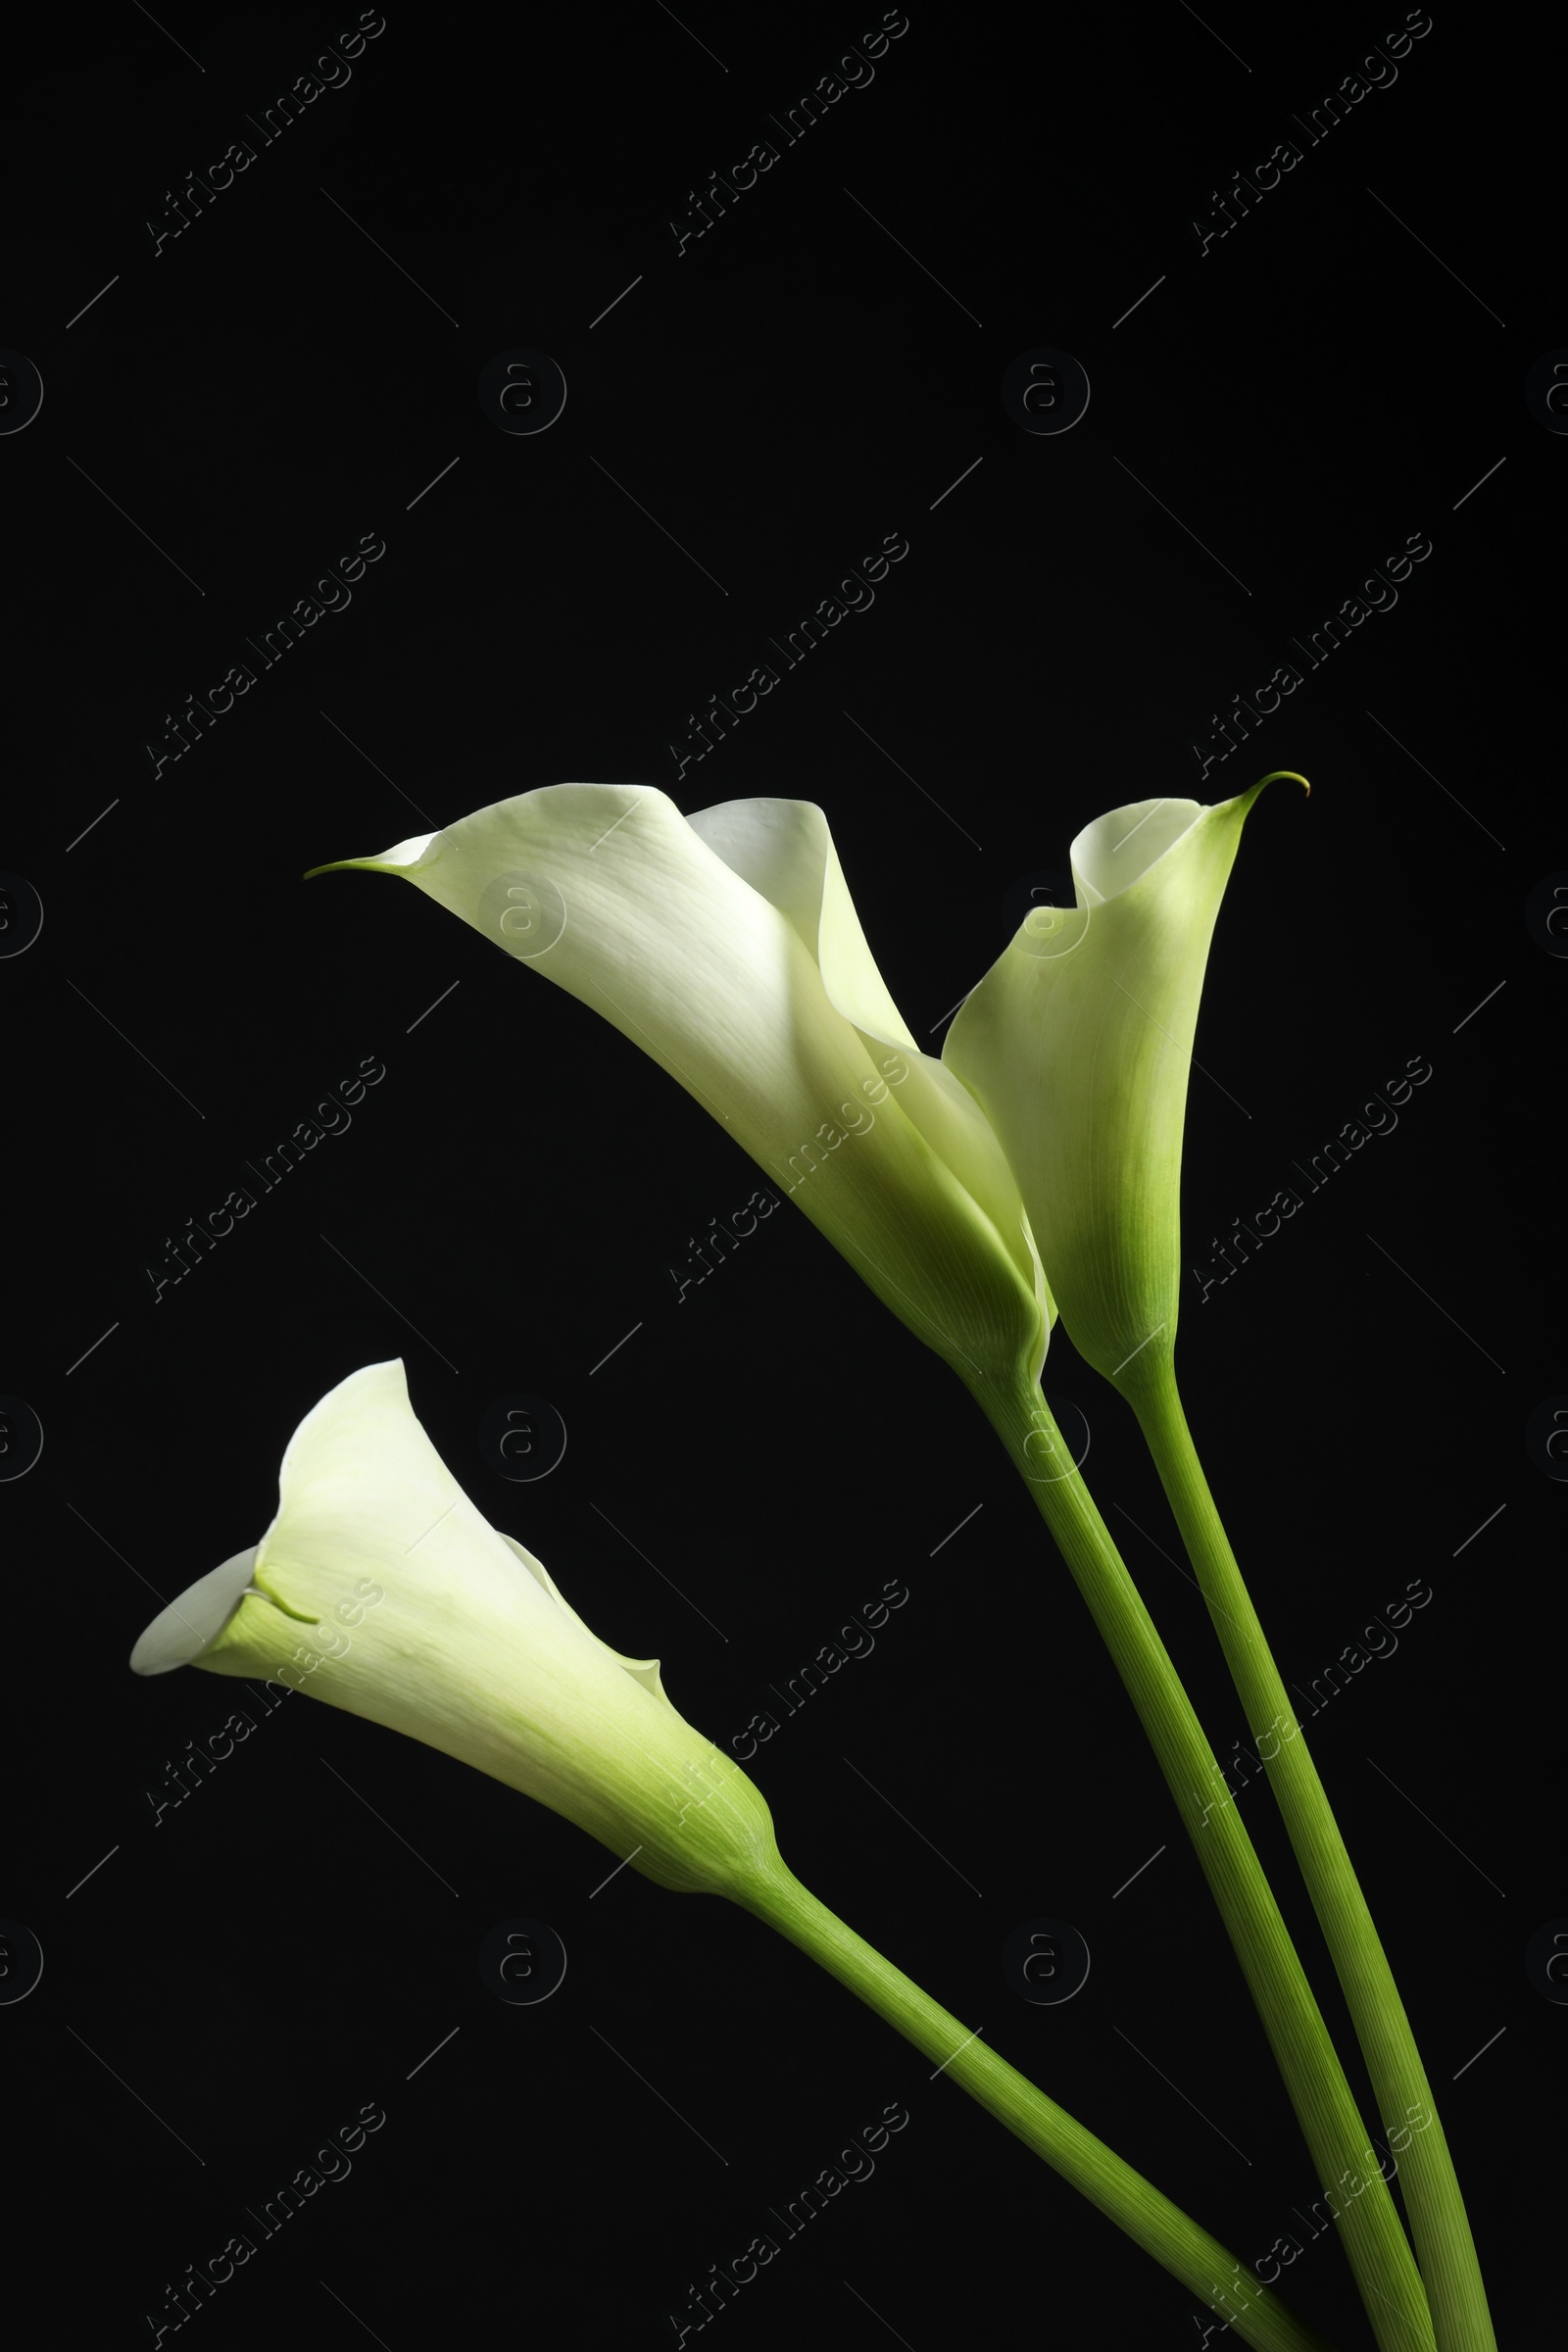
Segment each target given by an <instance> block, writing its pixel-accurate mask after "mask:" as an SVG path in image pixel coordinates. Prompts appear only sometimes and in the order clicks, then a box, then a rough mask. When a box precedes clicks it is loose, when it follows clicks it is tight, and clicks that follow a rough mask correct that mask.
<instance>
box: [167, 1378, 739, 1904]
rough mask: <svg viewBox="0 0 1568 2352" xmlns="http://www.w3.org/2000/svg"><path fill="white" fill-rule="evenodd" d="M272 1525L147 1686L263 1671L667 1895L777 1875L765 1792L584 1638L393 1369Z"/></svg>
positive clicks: (339, 1409)
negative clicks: (439, 1443) (512, 1796)
mask: <svg viewBox="0 0 1568 2352" xmlns="http://www.w3.org/2000/svg"><path fill="white" fill-rule="evenodd" d="M278 1484H279V1499H278V1508H277V1515H276V1517H275V1518H274V1519H273V1521H272V1524H271V1526H270V1528H269V1529H268V1531H267V1533H266V1535H265V1536H263V1538H262V1540H261V1542H260V1544H254V1545H252V1546H251V1548H250V1549H249V1550H247V1551H242V1552H238V1553H236V1554H235V1556H234V1557H233V1558H232V1559H230V1560H225V1561H224V1562H223V1564H222V1566H221V1567H220V1568H215V1569H213V1570H212V1571H211V1573H210V1574H209V1575H207V1576H204V1577H202V1578H200V1579H199V1580H198V1582H197V1583H196V1584H194V1585H192V1586H191V1587H190V1589H189V1590H188V1591H187V1592H185V1593H181V1594H180V1596H179V1598H178V1599H177V1600H175V1601H172V1603H171V1604H170V1606H169V1607H168V1608H167V1609H165V1610H164V1612H163V1614H162V1615H161V1616H160V1617H156V1618H155V1619H154V1620H153V1622H152V1624H151V1625H150V1626H148V1628H147V1630H146V1632H145V1633H144V1634H143V1635H142V1637H141V1640H140V1641H139V1642H137V1643H136V1646H135V1648H134V1649H133V1650H132V1651H131V1656H130V1663H131V1665H132V1667H133V1668H134V1669H135V1671H136V1672H137V1673H138V1674H165V1673H167V1672H169V1670H170V1669H171V1668H172V1667H175V1666H185V1665H191V1666H203V1667H206V1668H207V1669H209V1671H211V1672H212V1673H215V1674H235V1675H252V1676H258V1677H268V1678H270V1679H271V1680H273V1681H277V1682H285V1683H288V1684H290V1685H292V1686H293V1687H294V1688H296V1689H299V1690H303V1691H310V1692H311V1693H313V1695H315V1696H316V1697H318V1698H323V1699H325V1700H326V1701H327V1703H328V1705H330V1706H336V1707H343V1708H345V1709H346V1710H347V1712H348V1713H349V1714H351V1715H363V1716H367V1717H368V1719H369V1720H370V1721H371V1722H372V1723H381V1724H385V1725H387V1726H388V1727H389V1729H391V1730H393V1731H397V1732H404V1733H407V1734H408V1736H409V1737H410V1738H411V1739H414V1740H423V1741H424V1743H425V1745H426V1746H428V1747H438V1748H440V1749H442V1750H443V1751H444V1753H446V1754H447V1755H449V1756H456V1757H458V1758H459V1760H460V1761H461V1762H463V1763H465V1764H471V1765H473V1766H474V1767H475V1769H476V1770H477V1771H479V1772H484V1773H488V1774H489V1775H490V1777H491V1778H492V1779H493V1780H497V1781H503V1782H505V1783H506V1785H507V1786H508V1788H511V1789H521V1790H522V1791H523V1792H524V1794H526V1795H528V1796H533V1797H537V1798H538V1799H539V1801H540V1802H541V1804H546V1805H549V1806H550V1807H551V1808H552V1809H553V1810H554V1811H555V1812H557V1813H562V1814H564V1815H565V1817H566V1819H567V1820H568V1821H574V1822H576V1823H577V1825H578V1826H579V1828H581V1829H585V1830H587V1831H588V1832H589V1834H590V1835H591V1836H592V1837H595V1838H600V1839H602V1840H603V1842H604V1843H605V1844H606V1845H608V1846H609V1847H611V1848H612V1850H613V1852H614V1853H615V1855H616V1856H617V1858H619V1859H622V1860H624V1859H626V1858H627V1857H628V1856H632V1855H633V1849H634V1848H635V1849H637V1850H636V1852H635V1855H634V1857H633V1861H632V1867H633V1868H634V1869H636V1870H640V1871H642V1872H643V1873H644V1874H645V1875H646V1876H647V1877H649V1878H650V1879H653V1880H655V1881H656V1882H657V1883H658V1884H659V1885H660V1886H662V1887H675V1888H678V1889H682V1890H691V1889H702V1890H704V1891H707V1892H710V1893H722V1894H730V1895H735V1894H737V1893H739V1892H741V1891H742V1890H750V1889H751V1888H752V1887H753V1886H754V1885H755V1883H756V1882H757V1880H758V1878H759V1876H760V1874H763V1873H765V1872H766V1871H767V1869H768V1867H769V1866H770V1865H775V1866H776V1861H777V1851H778V1849H777V1847H776V1845H775V1843H774V1838H773V1824H772V1819H771V1816H770V1815H769V1812H768V1809H767V1806H766V1803H765V1802H764V1800H763V1798H762V1795H761V1792H760V1789H758V1788H757V1787H756V1785H755V1783H753V1782H752V1781H750V1780H749V1779H748V1778H747V1776H746V1774H745V1773H744V1772H742V1771H741V1769H740V1767H739V1766H738V1765H737V1764H735V1763H734V1762H732V1761H731V1759H730V1758H729V1757H727V1756H724V1755H722V1754H720V1753H719V1751H718V1750H717V1749H716V1748H715V1747H714V1746H713V1744H712V1742H711V1740H705V1739H704V1738H703V1736H702V1734H701V1733H700V1732H697V1731H695V1730H694V1729H693V1728H692V1726H691V1725H690V1724H689V1723H687V1722H686V1721H685V1719H684V1717H682V1716H681V1715H679V1714H677V1713H676V1711H675V1708H674V1707H673V1706H672V1705H671V1704H670V1701H669V1699H668V1698H667V1696H666V1695H665V1693H664V1690H663V1687H662V1684H661V1682H660V1677H659V1661H658V1659H657V1658H623V1657H621V1656H619V1655H618V1653H617V1652H616V1651H614V1650H613V1649H611V1648H610V1647H608V1645H607V1644H606V1643H605V1642H601V1641H600V1639H599V1637H598V1636H597V1635H596V1634H593V1633H590V1631H589V1629H588V1627H587V1626H586V1625H584V1623H583V1621H582V1619H581V1618H580V1617H579V1616H578V1615H577V1613H576V1611H575V1610H574V1609H572V1608H570V1607H569V1606H568V1604H567V1603H566V1601H565V1600H564V1599H563V1597H562V1595H561V1593H559V1592H558V1591H557V1589H556V1586H555V1584H554V1583H553V1581H552V1580H551V1578H550V1576H549V1574H548V1573H547V1571H546V1570H545V1569H544V1567H543V1566H542V1565H541V1564H540V1562H539V1561H538V1560H536V1559H535V1558H534V1556H533V1554H532V1553H531V1552H530V1551H527V1550H525V1549H524V1547H523V1545H522V1544H518V1543H515V1542H514V1540H513V1539H512V1538H511V1537H510V1536H503V1535H501V1534H499V1533H498V1532H497V1531H496V1529H494V1528H493V1527H491V1526H490V1525H489V1523H488V1522H487V1521H486V1520H484V1519H483V1518H481V1516H480V1514H479V1512H478V1511H477V1510H476V1509H475V1507H474V1505H473V1504H472V1503H471V1502H470V1501H469V1499H468V1497H467V1495H465V1494H464V1492H463V1490H462V1488H461V1487H460V1486H459V1485H458V1482H457V1480H456V1479H455V1478H454V1477H453V1476H452V1473H451V1471H450V1470H448V1468H447V1467H446V1464H445V1463H444V1462H443V1461H442V1459H441V1457H440V1455H439V1454H438V1453H437V1452H436V1450H435V1447H434V1446H432V1445H431V1443H430V1441H429V1439H428V1438H427V1437H426V1435H425V1433H424V1431H423V1429H422V1428H421V1427H420V1425H419V1423H418V1421H417V1419H416V1418H415V1414H414V1410H413V1407H412V1406H411V1404H410V1402H409V1392H408V1386H407V1383H406V1382H405V1379H404V1375H403V1365H402V1363H401V1361H397V1360H394V1361H393V1362H391V1363H385V1364H368V1365H367V1366H366V1368H365V1369H364V1370H363V1371H360V1372H355V1373H352V1374H351V1375H350V1376H349V1378H348V1379H347V1380H345V1381H342V1382H340V1383H339V1385H338V1386H337V1387H336V1388H335V1389H333V1390H331V1391H330V1392H329V1394H328V1395H327V1396H325V1397H322V1399H321V1401H320V1403H319V1404H318V1405H317V1406H316V1407H315V1408H314V1409H313V1410H312V1411H311V1412H309V1413H307V1414H306V1416H305V1419H304V1420H303V1421H302V1422H301V1423H300V1426H299V1428H298V1429H297V1430H296V1431H295V1432H294V1435H293V1437H292V1438H291V1439H290V1440H289V1444H288V1448H287V1451H286V1452H285V1453H284V1456H283V1466H282V1469H281V1471H280V1473H279V1479H278Z"/></svg>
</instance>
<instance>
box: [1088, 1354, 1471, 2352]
mask: <svg viewBox="0 0 1568 2352" xmlns="http://www.w3.org/2000/svg"><path fill="white" fill-rule="evenodd" d="M1148 1354H1149V1356H1150V1358H1152V1360H1151V1361H1150V1362H1149V1363H1148V1364H1147V1365H1145V1364H1144V1363H1142V1362H1141V1363H1140V1364H1139V1366H1138V1370H1137V1373H1136V1375H1133V1376H1131V1377H1129V1378H1128V1379H1127V1380H1126V1381H1124V1382H1119V1383H1118V1384H1117V1385H1118V1387H1120V1388H1121V1390H1122V1394H1123V1395H1124V1396H1125V1397H1126V1398H1127V1401H1128V1402H1129V1403H1130V1404H1131V1405H1132V1407H1133V1410H1134V1411H1135V1412H1136V1413H1137V1415H1138V1419H1139V1422H1140V1424H1141V1426H1142V1428H1143V1432H1144V1436H1145V1437H1146V1439H1147V1440H1148V1442H1149V1449H1150V1451H1151V1453H1152V1455H1153V1458H1154V1463H1155V1466H1156V1468H1157V1469H1158V1471H1159V1475H1160V1479H1161V1481H1162V1483H1163V1485H1164V1489H1165V1493H1166V1495H1168V1496H1169V1497H1170V1505H1171V1509H1172V1510H1173V1511H1174V1513H1175V1515H1176V1522H1177V1525H1178V1526H1179V1527H1180V1529H1181V1532H1182V1540H1183V1542H1184V1543H1185V1544H1186V1546H1187V1551H1188V1556H1189V1558H1190V1559H1191V1560H1192V1563H1193V1567H1194V1569H1195V1570H1196V1572H1197V1575H1198V1581H1199V1584H1200V1586H1201V1590H1202V1594H1203V1598H1204V1599H1205V1600H1206V1601H1207V1603H1208V1606H1209V1613H1210V1615H1211V1616H1212V1618H1213V1621H1214V1626H1215V1630H1216V1632H1217V1633H1218V1635H1219V1639H1220V1643H1221V1646H1222V1647H1223V1649H1224V1652H1225V1658H1226V1663H1227V1664H1228V1665H1229V1667H1230V1670H1231V1676H1232V1679H1233V1681H1234V1682H1235V1685H1236V1689H1237V1692H1238V1695H1239V1696H1240V1698H1241V1702H1242V1707H1243V1710H1244V1712H1245V1713H1246V1716H1247V1720H1248V1722H1249V1724H1250V1725H1252V1726H1253V1727H1254V1729H1253V1734H1252V1736H1253V1739H1254V1740H1257V1742H1258V1752H1259V1754H1261V1753H1262V1747H1263V1742H1264V1740H1267V1739H1268V1738H1269V1737H1270V1735H1272V1737H1273V1740H1274V1749H1275V1752H1274V1754H1273V1755H1272V1756H1264V1757H1263V1766H1264V1770H1265V1771H1266V1773H1267V1775H1268V1779H1269V1785H1270V1787H1271V1788H1272V1789H1273V1790H1274V1794H1275V1796H1276V1798H1277V1799H1278V1801H1279V1808H1280V1811H1281V1813H1282V1814H1283V1815H1284V1818H1285V1826H1286V1829H1287V1830H1288V1831H1289V1833H1290V1838H1291V1843H1292V1845H1293V1846H1294V1847H1295V1849H1296V1855H1297V1860H1298V1861H1299V1864H1300V1866H1301V1875H1302V1877H1303V1878H1304V1879H1305V1881H1306V1886H1307V1891H1308V1893H1309V1894H1310V1895H1311V1898H1312V1907H1313V1909H1314V1910H1315V1911H1316V1913H1317V1916H1318V1920H1319V1923H1320V1924H1321V1926H1322V1929H1323V1934H1324V1937H1325V1939H1326V1941H1327V1943H1328V1947H1329V1951H1330V1954H1331V1955H1332V1957H1333V1961H1334V1966H1335V1968H1336V1969H1337V1971H1338V1972H1339V1979H1340V1983H1341V1985H1343V1987H1344V1990H1345V1998H1346V2001H1347V2003H1348V2007H1349V2011H1350V2017H1351V2021H1352V2023H1353V2025H1354V2027H1355V2032H1356V2037H1357V2039H1358V2040H1359V2042H1360V2044H1361V2052H1362V2056H1363V2057H1364V2058H1365V2060H1366V2066H1367V2072H1368V2074H1369V2075H1370V2076H1371V2078H1372V2087H1373V2090H1374V2092H1375V2093H1376V2096H1377V2099H1378V2103H1379V2106H1380V2107H1381V2109H1382V2111H1383V2114H1384V2115H1385V2116H1386V2117H1389V2118H1392V2119H1398V2123H1399V2127H1400V2128H1407V2127H1408V2124H1409V2119H1410V2117H1411V2116H1412V2115H1413V2114H1416V2113H1425V2114H1426V2115H1427V2116H1428V2117H1429V2118H1430V2123H1429V2124H1427V2125H1425V2126H1420V2127H1417V2128H1416V2129H1415V2130H1414V2131H1413V2133H1412V2135H1411V2136H1410V2138H1409V2140H1408V2142H1407V2144H1406V2146H1405V2147H1404V2148H1403V2149H1402V2150H1401V2151H1400V2152H1399V2155H1398V2157H1397V2160H1396V2161H1397V2165H1398V2168H1399V2178H1400V2180H1402V2182H1403V2184H1404V2202H1405V2209H1406V2211H1407V2212H1408V2214H1409V2217H1410V2229H1411V2231H1412V2233H1413V2235H1414V2238H1415V2245H1416V2254H1417V2257H1418V2259H1419V2262H1420V2265H1421V2274H1422V2278H1424V2280H1425V2283H1426V2289H1427V2296H1428V2300H1429V2302H1430V2305H1431V2310H1432V2320H1433V2326H1434V2327H1435V2330H1436V2333H1437V2341H1438V2352H1496V2340H1497V2339H1496V2337H1495V2334H1494V2332H1493V2327H1492V2320H1491V2316H1490V2314H1489V2312H1488V2309H1487V2296H1486V2289H1485V2287H1484V2286H1483V2285H1482V2282H1481V2266H1480V2263H1479V2262H1478V2260H1477V2257H1476V2249H1475V2242H1474V2240H1473V2238H1472V2237H1471V2234H1470V2225H1469V2222H1468V2220H1467V2219H1466V2216H1465V2209H1464V2199H1463V2197H1462V2196H1461V2195H1460V2192H1459V2183H1458V2180H1457V2179H1456V2178H1455V2176H1454V2170H1453V2159H1452V2157H1451V2156H1450V2155H1449V2153H1448V2143H1447V2140H1446V2137H1445V2135H1444V2130H1443V2125H1442V2123H1441V2121H1440V2120H1439V2117H1438V2110H1437V2104H1436V2101H1435V2100H1434V2099H1433V2096H1432V2086H1431V2084H1430V2083H1429V2082H1428V2081H1427V2076H1426V2070H1425V2068H1424V2067H1423V2066H1422V2064H1421V2058H1420V2054H1419V2052H1418V2051H1417V2049H1416V2046H1415V2036H1414V2034H1412V2033H1411V2031H1410V2021H1409V2019H1408V2018H1407V2017H1406V2016H1405V2013H1404V2004H1403V2002H1402V2001H1401V2000H1400V1998H1399V1995H1398V1990H1397V1986H1396V1985H1395V1982H1394V1976H1393V1972H1392V1970H1391V1969H1390V1967H1389V1963H1388V1961H1387V1959H1386V1958H1385V1956H1384V1951H1383V1946H1382V1944H1381V1942H1380V1941H1379V1939H1378V1932H1377V1929H1376V1928H1375V1927H1374V1926H1373V1924H1372V1915H1371V1913H1370V1912H1369V1911H1368V1909H1367V1905H1366V1897H1365V1896H1364V1895H1363V1894H1362V1892H1361V1888H1360V1887H1359V1885H1358V1884H1357V1881H1356V1876H1355V1872H1354V1870H1353V1869H1352V1867H1351V1864H1350V1858H1349V1855H1348V1853H1347V1852H1346V1850H1345V1840H1344V1838H1342V1837H1341V1835H1340V1831H1339V1827H1338V1824H1337V1823H1336V1821H1335V1819H1334V1814H1333V1811H1332V1809H1331V1808H1330V1805H1329V1800H1328V1797H1327V1795H1326V1794H1325V1792H1324V1789H1323V1784H1322V1782H1321V1781H1320V1780H1319V1779H1318V1776H1317V1767H1316V1766H1315V1765H1314V1763H1313V1762H1312V1759H1311V1757H1310V1755H1309V1754H1308V1753H1307V1746H1306V1740H1305V1737H1304V1736H1303V1735H1302V1733H1301V1731H1300V1727H1299V1725H1298V1724H1297V1723H1296V1718H1295V1715H1294V1714H1293V1712H1292V1710H1291V1706H1290V1703H1289V1701H1288V1700H1287V1698H1286V1695H1285V1685H1284V1684H1283V1682H1282V1681H1281V1680H1280V1675H1279V1669H1278V1668H1277V1667H1276V1665H1275V1663H1274V1660H1273V1657H1272V1655H1271V1654H1270V1651H1269V1646H1268V1642H1267V1641H1266V1640H1265V1639H1264V1635H1263V1629H1262V1627H1261V1625H1260V1624H1259V1623H1258V1619H1257V1612H1256V1610H1255V1609H1254V1608H1253V1606H1252V1603H1251V1601H1250V1598H1249V1596H1248V1592H1247V1587H1246V1585H1245V1584H1244V1583H1243V1581H1242V1572H1241V1570H1240V1568H1239V1567H1238V1566H1237V1564H1236V1555H1235V1553H1234V1552H1233V1551H1232V1550H1231V1547H1230V1544H1229V1543H1228V1541H1227V1540H1226V1535H1225V1530H1224V1527H1223V1525H1222V1524H1221V1521H1220V1516H1219V1512H1218V1511H1217V1510H1216V1508H1215V1506H1214V1497H1213V1495H1211V1494H1210V1493H1209V1490H1208V1482H1207V1480H1206V1479H1205V1478H1204V1476H1203V1471H1202V1466H1201V1463H1200V1461H1199V1458H1198V1451H1197V1448H1196V1447H1195V1446H1194V1444H1193V1439H1192V1433H1191V1431H1190V1430H1189V1428H1188V1426H1187V1416H1186V1414H1185V1413H1184V1412H1183V1410H1182V1404H1181V1397H1180V1395H1179V1393H1178V1390H1177V1385H1176V1375H1175V1370H1174V1367H1173V1366H1172V1364H1171V1361H1170V1358H1169V1356H1168V1354H1167V1355H1161V1356H1157V1357H1156V1356H1155V1355H1154V1350H1153V1349H1152V1348H1151V1349H1150V1350H1149V1351H1148ZM1263 1725H1266V1726H1267V1727H1268V1729H1267V1730H1266V1731H1263V1732H1261V1733H1260V1732H1259V1731H1258V1730H1257V1729H1256V1728H1255V1727H1258V1726H1263ZM1287 1725H1290V1726H1293V1727H1294V1728H1293V1729H1290V1730H1287V1729H1285V1727H1286V1726H1287ZM1385 2129H1386V2130H1389V2131H1393V2132H1394V2136H1396V2137H1397V2135H1398V2134H1397V2130H1395V2127H1394V2125H1393V2124H1392V2123H1391V2124H1388V2125H1386V2126H1385Z"/></svg>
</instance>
